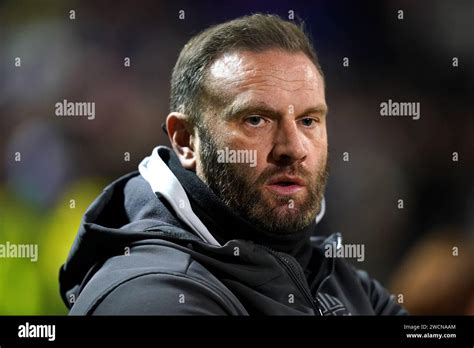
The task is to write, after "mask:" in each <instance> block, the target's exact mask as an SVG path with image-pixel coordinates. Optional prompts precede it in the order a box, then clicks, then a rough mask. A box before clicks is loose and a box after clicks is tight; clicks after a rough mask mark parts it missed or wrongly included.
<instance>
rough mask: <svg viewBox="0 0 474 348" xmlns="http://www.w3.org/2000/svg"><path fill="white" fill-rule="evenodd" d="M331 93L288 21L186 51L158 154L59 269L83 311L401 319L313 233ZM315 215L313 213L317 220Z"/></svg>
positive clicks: (194, 42) (121, 184)
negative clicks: (166, 142)
mask: <svg viewBox="0 0 474 348" xmlns="http://www.w3.org/2000/svg"><path fill="white" fill-rule="evenodd" d="M324 86H325V84H324V78H323V74H322V70H321V68H320V66H319V64H318V60H317V56H316V53H315V51H314V49H313V47H312V45H311V43H310V42H309V40H308V38H307V37H306V35H305V34H304V32H303V31H302V30H301V28H299V27H297V26H296V25H294V24H293V23H290V22H286V21H283V20H281V19H280V18H278V17H276V16H270V15H260V14H256V15H252V16H247V17H243V18H239V19H236V20H233V21H230V22H226V23H223V24H220V25H217V26H214V27H211V28H209V29H207V30H205V31H203V32H202V33H200V34H198V35H197V36H195V37H193V38H192V39H191V40H190V41H189V42H188V43H187V44H186V45H185V47H184V48H183V50H182V51H181V54H180V56H179V58H178V61H177V63H176V66H175V68H174V70H173V75H172V79H171V103H170V104H171V105H170V111H171V112H170V114H169V115H168V117H167V119H166V130H167V133H168V135H169V139H170V142H171V145H172V149H169V148H167V147H163V146H160V147H157V148H155V149H154V150H153V152H152V154H151V156H149V157H147V158H145V159H144V160H143V161H142V163H141V164H140V166H139V172H134V173H131V174H128V175H126V176H124V177H122V178H120V179H118V180H117V181H115V182H114V183H112V184H111V185H110V186H108V187H107V188H106V189H105V190H104V192H103V193H102V194H101V195H100V196H99V197H98V198H97V199H96V201H95V202H94V203H93V204H92V205H91V206H90V207H89V209H88V210H87V212H86V214H85V216H84V220H83V223H82V225H81V227H80V230H79V233H78V236H77V238H76V241H75V243H74V245H73V247H72V250H71V252H70V255H69V257H68V260H67V261H66V263H65V265H64V266H63V267H62V269H61V272H60V285H61V294H62V296H63V299H64V301H65V303H66V304H67V305H68V306H69V307H70V308H71V311H70V313H71V314H76V315H103V314H105V315H111V314H112V315H113V314H133V315H134V314H150V315H186V314H195V315H203V314H204V315H207V314H209V315H256V314H260V315H261V314H263V315H399V314H406V312H405V310H404V309H403V308H401V307H400V306H399V305H398V304H397V303H396V302H395V301H394V298H393V296H391V295H389V294H388V293H387V291H386V290H385V289H384V288H383V287H382V286H381V285H380V284H379V283H378V282H377V281H375V280H372V279H370V278H369V277H368V276H367V274H366V273H365V272H362V271H357V270H355V269H354V268H353V267H351V266H350V265H349V264H348V263H347V262H346V261H344V260H343V259H341V258H328V257H326V256H325V250H326V249H327V248H326V246H334V248H340V247H341V238H340V236H339V234H335V235H332V236H330V237H328V238H326V239H324V238H322V237H316V236H314V235H315V234H316V224H317V222H318V221H319V220H320V218H321V217H322V214H323V213H324V201H323V192H324V187H325V182H326V177H327V153H328V150H327V134H326V114H327V105H326V100H325V90H324V89H325V87H324ZM318 213H319V214H318Z"/></svg>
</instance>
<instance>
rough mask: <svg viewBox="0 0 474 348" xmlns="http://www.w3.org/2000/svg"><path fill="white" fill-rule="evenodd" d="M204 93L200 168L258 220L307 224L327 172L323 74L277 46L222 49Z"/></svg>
mask: <svg viewBox="0 0 474 348" xmlns="http://www.w3.org/2000/svg"><path fill="white" fill-rule="evenodd" d="M205 95H206V96H205V98H206V100H207V105H208V108H207V110H206V111H205V112H204V114H203V115H202V117H203V122H202V123H201V124H200V125H199V126H198V142H197V147H198V149H197V161H196V173H197V175H198V176H199V177H200V178H201V179H202V180H203V181H204V182H206V183H207V184H208V185H209V187H210V188H211V189H212V190H213V191H214V193H215V194H216V195H217V196H218V197H219V198H220V199H221V200H222V201H223V202H224V203H225V204H226V205H227V206H228V207H229V208H230V209H231V210H233V211H234V212H235V213H237V214H239V215H240V216H242V217H243V218H245V219H247V220H249V221H250V222H252V223H254V224H256V225H257V226H258V227H260V228H264V229H266V230H268V231H270V232H272V233H278V234H286V233H292V232H296V231H298V230H300V229H302V228H304V227H306V226H307V225H309V224H310V223H311V222H312V221H313V220H314V218H315V216H316V214H317V213H318V211H319V209H320V202H321V199H322V195H323V192H324V187H325V182H326V177H327V166H326V163H327V134H326V112H327V106H326V101H325V94H324V82H323V79H322V76H321V74H320V73H319V72H318V71H317V69H316V67H315V66H314V65H313V63H312V62H311V60H310V59H309V58H308V57H306V55H304V54H303V53H288V52H283V51H279V50H267V51H264V52H260V53H255V52H248V51H244V52H234V53H229V54H224V55H223V56H221V57H220V58H218V59H217V60H216V61H215V62H213V64H212V65H211V66H210V69H209V75H208V77H207V80H206V91H205ZM242 150H245V151H242ZM232 155H233V156H234V157H232ZM235 162H245V163H235Z"/></svg>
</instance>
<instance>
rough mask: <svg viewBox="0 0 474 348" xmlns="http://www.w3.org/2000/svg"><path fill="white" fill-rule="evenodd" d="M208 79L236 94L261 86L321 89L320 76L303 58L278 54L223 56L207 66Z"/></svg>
mask: <svg viewBox="0 0 474 348" xmlns="http://www.w3.org/2000/svg"><path fill="white" fill-rule="evenodd" d="M208 79H209V81H210V82H212V83H213V84H217V85H220V86H221V87H222V86H227V87H230V88H231V89H234V90H235V91H236V92H237V91H239V90H241V89H245V87H251V86H255V87H259V86H260V85H261V86H262V87H264V86H265V85H269V86H272V85H273V86H279V85H282V87H283V88H286V89H289V90H294V89H301V88H309V89H315V88H318V87H323V86H322V84H323V79H322V77H321V74H320V73H319V72H318V70H317V69H316V67H315V66H314V64H313V63H312V61H311V60H310V59H309V58H308V57H307V56H306V55H305V54H303V53H289V52H284V51H279V50H268V51H264V52H250V51H240V52H230V53H225V54H223V55H222V56H220V57H219V58H218V59H216V60H215V61H214V62H213V63H212V65H211V66H210V68H209V74H208Z"/></svg>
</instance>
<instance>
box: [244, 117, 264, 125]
mask: <svg viewBox="0 0 474 348" xmlns="http://www.w3.org/2000/svg"><path fill="white" fill-rule="evenodd" d="M264 121H265V120H264V119H263V117H260V116H250V117H247V118H246V119H245V122H247V123H248V124H250V125H251V126H253V127H257V126H261V125H262V124H263V122H264Z"/></svg>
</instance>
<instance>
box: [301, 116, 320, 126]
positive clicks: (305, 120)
mask: <svg viewBox="0 0 474 348" xmlns="http://www.w3.org/2000/svg"><path fill="white" fill-rule="evenodd" d="M301 123H302V124H303V126H305V127H310V126H314V123H317V120H315V119H314V118H310V117H305V118H303V119H302V120H301Z"/></svg>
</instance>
